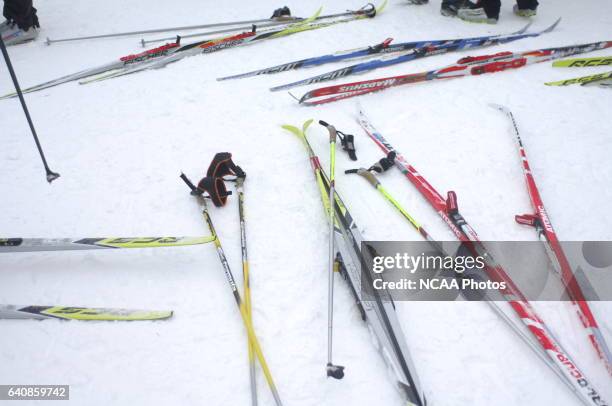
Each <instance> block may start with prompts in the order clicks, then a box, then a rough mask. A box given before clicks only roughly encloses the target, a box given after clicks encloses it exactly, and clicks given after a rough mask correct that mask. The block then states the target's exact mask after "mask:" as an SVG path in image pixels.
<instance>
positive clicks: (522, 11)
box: [512, 4, 537, 17]
mask: <svg viewBox="0 0 612 406" xmlns="http://www.w3.org/2000/svg"><path fill="white" fill-rule="evenodd" d="M512 11H514V14H516V15H517V16H519V17H533V16H535V15H536V14H537V8H534V9H531V8H519V6H518V5H516V4H515V5H514V7H513V8H512Z"/></svg>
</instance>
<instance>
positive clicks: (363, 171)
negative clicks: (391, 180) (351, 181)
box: [357, 168, 380, 189]
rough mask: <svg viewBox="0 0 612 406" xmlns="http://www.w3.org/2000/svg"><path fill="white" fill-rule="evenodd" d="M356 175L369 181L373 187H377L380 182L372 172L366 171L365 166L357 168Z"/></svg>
mask: <svg viewBox="0 0 612 406" xmlns="http://www.w3.org/2000/svg"><path fill="white" fill-rule="evenodd" d="M357 175H361V176H363V177H364V178H365V179H366V180H367V181H368V182H370V185H372V186H374V188H375V189H378V185H380V182H379V181H378V179H376V176H374V174H373V173H372V172H370V171H368V170H367V169H365V168H359V169H358V170H357Z"/></svg>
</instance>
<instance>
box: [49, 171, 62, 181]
mask: <svg viewBox="0 0 612 406" xmlns="http://www.w3.org/2000/svg"><path fill="white" fill-rule="evenodd" d="M46 176H47V182H49V183H51V182H53V181H54V180H55V179H57V178H59V177H60V174H59V173H57V172H53V171H50V170H48V171H47V175H46Z"/></svg>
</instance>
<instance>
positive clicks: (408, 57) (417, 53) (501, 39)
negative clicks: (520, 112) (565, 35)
mask: <svg viewBox="0 0 612 406" xmlns="http://www.w3.org/2000/svg"><path fill="white" fill-rule="evenodd" d="M560 21H561V19H559V20H557V21H556V22H555V23H554V24H552V25H551V26H550V27H548V28H546V29H545V30H543V31H540V32H535V33H530V34H529V33H528V34H509V35H498V36H490V37H481V38H468V39H456V40H448V41H446V42H443V43H440V44H436V45H426V46H423V47H418V48H413V49H412V50H409V51H408V52H406V53H403V54H401V55H399V56H387V57H385V58H384V59H376V60H373V61H368V62H362V63H358V64H356V65H351V66H347V67H344V68H340V69H336V70H334V71H331V72H327V73H322V74H320V75H317V76H313V77H311V78H307V79H302V80H298V81H296V82H293V83H288V84H285V85H280V86H275V87H272V88H270V90H271V91H273V92H276V91H279V90H286V89H291V88H293V87H296V86H304V85H309V84H313V83H320V82H326V81H329V80H335V79H339V78H343V77H346V76H350V75H354V74H361V73H366V72H370V71H372V70H376V69H380V68H385V67H387V66H393V65H397V64H400V63H404V62H409V61H412V60H415V59H419V58H425V57H428V56H433V55H440V54H445V53H448V52H454V51H462V50H465V49H476V48H485V47H489V46H493V45H500V44H506V43H508V42H513V41H518V40H521V39H525V38H532V37H538V36H540V35H542V34H546V33H548V32H551V31H552V30H554V29H555V27H556V26H557V24H559V22H560Z"/></svg>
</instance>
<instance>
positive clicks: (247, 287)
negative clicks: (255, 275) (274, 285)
mask: <svg viewBox="0 0 612 406" xmlns="http://www.w3.org/2000/svg"><path fill="white" fill-rule="evenodd" d="M245 179H246V173H244V175H243V176H238V177H237V178H236V180H235V182H236V192H237V193H238V216H239V218H240V247H241V250H242V280H243V285H244V305H245V307H246V310H247V314H248V315H249V320H250V321H251V324H253V311H252V308H251V282H250V276H249V257H248V252H247V239H246V219H245V213H244V181H245ZM247 342H248V354H249V375H250V381H251V404H252V405H253V406H257V382H256V380H255V352H254V348H253V343H252V342H251V340H247Z"/></svg>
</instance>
